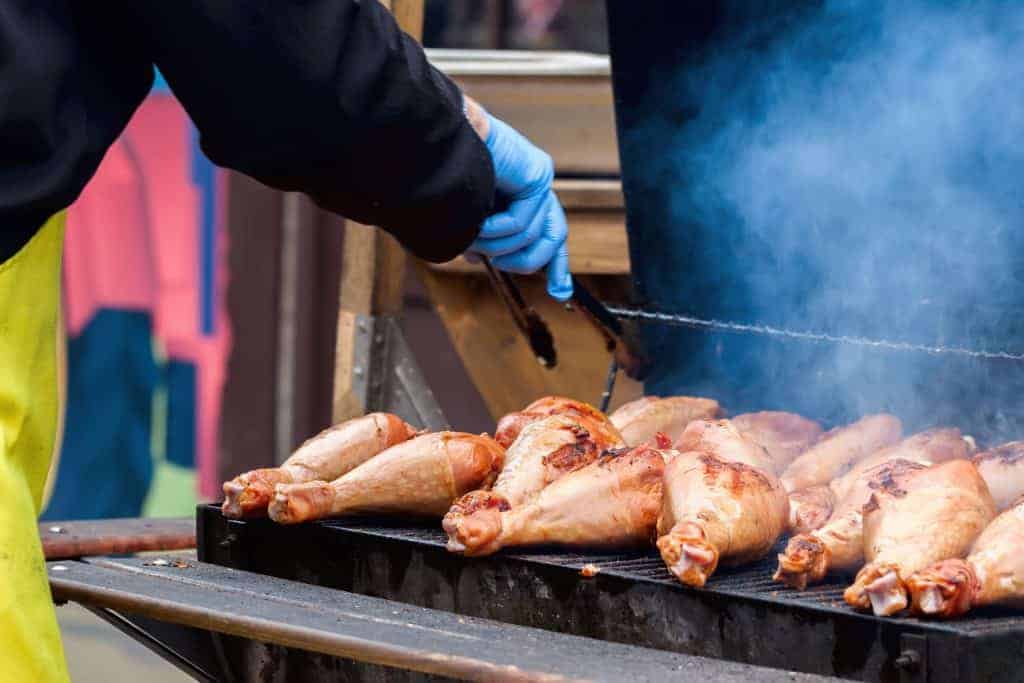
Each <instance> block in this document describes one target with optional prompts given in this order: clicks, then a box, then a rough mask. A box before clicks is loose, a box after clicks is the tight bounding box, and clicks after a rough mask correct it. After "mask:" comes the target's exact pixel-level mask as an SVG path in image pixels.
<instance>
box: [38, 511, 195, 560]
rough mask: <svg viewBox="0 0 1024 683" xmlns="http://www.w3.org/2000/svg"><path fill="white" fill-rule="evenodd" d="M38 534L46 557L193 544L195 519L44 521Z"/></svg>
mask: <svg viewBox="0 0 1024 683" xmlns="http://www.w3.org/2000/svg"><path fill="white" fill-rule="evenodd" d="M39 536H40V538H41V539H42V541H43V553H44V554H45V555H46V559H48V560H62V559H67V558H72V557H87V556H90V555H112V554H121V553H141V552H146V551H153V550H159V551H170V550H188V549H191V548H195V547H196V526H195V520H193V519H191V518H188V517H184V518H177V519H101V520H88V521H75V522H43V523H41V524H40V525H39Z"/></svg>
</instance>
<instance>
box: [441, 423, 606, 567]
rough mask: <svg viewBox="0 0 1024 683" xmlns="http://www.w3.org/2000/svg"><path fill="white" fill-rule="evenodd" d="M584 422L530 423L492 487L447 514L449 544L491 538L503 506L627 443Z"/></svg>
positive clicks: (475, 543) (459, 502) (484, 541)
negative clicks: (589, 426)
mask: <svg viewBox="0 0 1024 683" xmlns="http://www.w3.org/2000/svg"><path fill="white" fill-rule="evenodd" d="M582 423H583V420H581V419H580V418H578V417H571V416H568V415H553V416H551V417H546V418H543V419H541V420H539V421H537V422H531V423H530V424H528V425H526V427H525V428H524V429H523V431H522V432H520V434H519V436H518V437H517V438H516V440H515V442H513V444H512V446H510V447H509V449H508V450H507V451H506V452H505V465H504V467H503V468H502V470H501V474H499V475H498V479H497V481H495V482H494V487H493V488H492V489H491V490H480V491H472V492H470V493H467V494H466V495H464V496H462V497H461V498H459V499H458V500H457V501H455V503H454V504H453V505H452V507H451V509H450V510H449V511H448V514H446V515H445V517H444V522H443V524H442V526H443V527H444V530H445V533H447V534H448V537H449V544H450V545H451V547H452V548H455V549H457V550H463V549H466V548H469V549H473V548H476V547H478V546H481V545H485V544H487V543H490V542H491V541H492V540H494V536H495V535H496V534H497V533H498V531H499V528H500V520H499V519H498V516H499V515H500V513H501V512H502V511H504V510H510V509H511V508H513V507H515V506H517V505H522V504H523V503H526V502H528V501H530V500H532V499H533V498H534V497H535V496H536V495H537V494H538V493H540V490H541V489H543V488H544V487H545V486H547V485H548V484H550V483H551V482H553V481H555V480H556V479H558V478H559V477H561V476H562V475H564V474H566V473H568V472H571V471H573V470H575V469H579V468H580V467H582V466H584V465H587V464H590V463H591V462H593V461H594V460H596V459H597V457H598V456H599V455H601V454H602V453H603V452H605V451H606V450H609V449H612V448H621V447H622V446H625V444H624V443H623V442H622V440H621V439H619V438H617V436H616V435H611V434H608V433H598V434H591V433H590V431H588V430H587V429H586V428H585V427H584V426H583V424H582ZM470 552H472V550H470Z"/></svg>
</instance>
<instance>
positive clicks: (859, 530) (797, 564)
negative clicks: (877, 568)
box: [774, 460, 927, 590]
mask: <svg viewBox="0 0 1024 683" xmlns="http://www.w3.org/2000/svg"><path fill="white" fill-rule="evenodd" d="M925 467H927V465H921V464H919V463H916V462H911V461H909V460H889V461H887V462H883V463H880V464H877V465H875V467H873V468H872V469H870V470H868V471H866V472H862V473H861V476H860V477H859V478H858V479H857V481H856V482H854V485H853V488H852V489H851V491H850V493H849V494H848V495H847V496H846V498H844V499H843V500H841V501H839V503H837V505H836V507H835V510H834V511H833V512H832V516H831V517H830V518H829V520H828V522H826V523H825V525H824V526H822V527H821V528H820V529H815V530H813V531H810V532H807V533H801V534H797V535H796V536H793V538H791V539H789V543H787V544H786V549H785V551H783V552H782V553H781V554H780V555H779V566H778V569H777V570H776V572H775V576H774V578H775V580H776V581H780V582H782V583H786V584H788V585H790V586H793V587H794V588H799V589H801V590H802V589H804V588H806V587H807V584H808V583H817V582H818V581H821V580H822V579H823V578H824V577H825V575H826V574H827V573H828V572H829V571H833V570H837V571H853V570H855V569H859V568H860V567H861V566H862V565H863V564H864V524H863V521H864V518H863V514H862V508H863V507H864V504H865V503H866V502H867V501H868V500H869V499H870V498H871V495H872V494H873V493H875V492H876V491H894V492H897V493H898V492H900V491H902V489H901V488H900V487H901V486H902V485H903V481H904V480H905V479H906V478H907V477H908V476H910V475H911V474H912V473H914V472H917V471H919V470H923V469H924V468H925ZM823 488H828V487H823Z"/></svg>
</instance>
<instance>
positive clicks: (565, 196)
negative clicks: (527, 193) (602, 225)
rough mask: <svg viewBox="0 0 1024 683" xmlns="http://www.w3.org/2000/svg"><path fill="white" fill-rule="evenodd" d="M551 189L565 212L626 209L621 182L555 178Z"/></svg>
mask: <svg viewBox="0 0 1024 683" xmlns="http://www.w3.org/2000/svg"><path fill="white" fill-rule="evenodd" d="M553 187H554V190H555V194H557V195H558V199H559V200H560V201H561V202H562V206H563V207H565V208H566V210H572V209H583V210H585V211H597V210H601V209H610V210H618V211H623V210H624V209H625V208H626V199H625V197H624V196H623V194H622V181H620V180H595V179H589V178H555V182H554V183H553Z"/></svg>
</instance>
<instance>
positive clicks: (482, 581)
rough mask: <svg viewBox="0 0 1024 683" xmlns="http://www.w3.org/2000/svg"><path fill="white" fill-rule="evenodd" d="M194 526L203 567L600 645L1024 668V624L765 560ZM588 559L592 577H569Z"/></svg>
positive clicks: (788, 663)
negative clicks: (450, 547) (474, 551)
mask: <svg viewBox="0 0 1024 683" xmlns="http://www.w3.org/2000/svg"><path fill="white" fill-rule="evenodd" d="M197 519H198V533H197V543H198V549H199V557H200V559H201V560H203V561H206V562H213V563H216V564H221V565H224V566H229V567H234V568H238V569H245V570H248V571H255V572H260V573H264V574H269V575H272V576H278V577H281V578H287V579H292V580H297V581H304V582H307V583H313V584H316V585H322V586H329V587H334V588H339V589H343V590H348V591H353V592H357V593H362V594H366V595H373V596H378V597H383V598H387V599H391V600H397V601H401V602H406V603H410V604H416V605H421V606H424V607H431V608H435V609H443V610H448V611H452V612H456V613H459V614H465V615H469V616H478V617H485V618H489V619H496V620H499V621H504V622H507V623H514V624H520V625H524V626H532V627H537V628H543V629H549V630H554V631H559V632H563V633H571V634H575V635H581V636H587V637H592V638H599V639H603V640H610V641H616V642H622V643H628V644H632V645H640V646H645V647H652V648H658V649H663V650H670V651H674V652H682V653H686V654H697V655H704V656H710V657H717V658H723V659H729V660H733V661H739V662H744V663H749V664H759V665H763V666H772V667H777V668H784V669H789V670H797V671H804V672H808V673H818V674H825V675H834V676H839V677H843V678H851V679H857V680H865V681H901V680H910V681H936V682H938V681H943V682H946V681H949V682H952V683H956V682H958V681H964V682H965V683H966V682H968V681H993V682H997V681H1006V682H1009V681H1018V680H1020V675H1019V672H1020V667H1021V664H1022V663H1024V617H1021V616H1014V615H1013V614H1012V613H1009V612H999V611H983V612H979V613H977V614H975V615H972V616H970V617H968V618H966V619H963V620H960V621H956V622H950V623H936V622H923V621H918V620H913V619H898V620H897V619H888V620H883V619H877V618H875V617H873V616H870V615H863V614H857V613H855V612H853V611H852V610H850V609H848V608H847V607H846V606H845V605H844V604H843V602H842V591H843V589H844V588H845V586H846V583H844V582H843V581H841V580H840V581H833V582H831V583H827V584H823V585H820V586H816V587H813V588H811V589H809V590H806V591H795V590H792V589H789V588H785V587H781V586H779V585H778V584H775V583H773V582H772V581H771V572H772V569H773V566H772V565H771V562H770V561H768V560H766V561H762V562H760V563H758V564H755V565H751V566H748V567H743V568H740V569H733V570H729V569H725V570H722V571H720V572H719V573H718V574H717V575H716V576H715V577H713V578H712V580H711V581H710V583H709V585H708V586H707V587H706V588H705V589H702V590H695V589H690V588H687V587H685V586H682V585H680V584H678V583H677V582H676V581H675V580H674V579H673V578H672V577H671V576H670V575H669V574H668V572H667V571H666V570H665V568H664V565H663V564H662V563H661V561H660V558H658V556H657V555H656V554H655V553H653V552H647V551H644V552H629V553H603V554H578V553H561V552H543V551H542V552H536V553H529V554H523V553H501V554H498V555H496V556H493V557H488V558H479V559H465V558H462V557H460V556H456V555H453V554H451V553H448V552H447V551H446V550H445V548H444V537H443V534H442V533H441V532H440V531H439V530H438V528H437V526H436V525H429V526H408V525H406V526H396V525H394V524H390V523H387V522H385V521H380V520H359V521H354V520H346V521H332V522H322V523H315V524H308V525H301V526H296V527H281V526H277V525H275V524H273V523H271V522H269V521H266V520H257V521H244V522H242V521H230V520H227V519H225V518H224V517H223V516H222V515H221V514H220V511H219V509H217V508H216V507H214V506H200V507H199V509H198V515H197ZM772 557H774V554H773V555H772ZM587 563H594V564H596V565H597V566H598V567H600V570H601V571H600V572H599V573H598V574H597V576H596V577H593V578H589V579H588V578H584V577H582V576H581V575H580V573H579V570H580V568H581V567H582V566H583V565H584V564H587ZM909 649H913V650H914V651H915V652H917V653H918V655H919V656H920V657H921V666H920V667H919V668H918V669H916V670H915V671H913V672H908V671H906V670H902V669H900V668H899V667H898V666H897V664H896V662H897V660H898V658H899V657H900V655H901V654H903V653H905V652H906V651H907V650H909Z"/></svg>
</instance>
